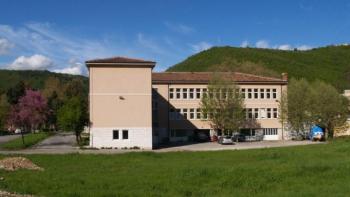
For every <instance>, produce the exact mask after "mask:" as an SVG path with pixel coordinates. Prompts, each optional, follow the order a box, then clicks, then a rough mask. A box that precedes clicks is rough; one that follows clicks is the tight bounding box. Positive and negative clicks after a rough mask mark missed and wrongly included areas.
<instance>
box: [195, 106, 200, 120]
mask: <svg viewBox="0 0 350 197" xmlns="http://www.w3.org/2000/svg"><path fill="white" fill-rule="evenodd" d="M196 116H197V119H201V109H199V108H197V110H196Z"/></svg>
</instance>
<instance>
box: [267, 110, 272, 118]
mask: <svg viewBox="0 0 350 197" xmlns="http://www.w3.org/2000/svg"><path fill="white" fill-rule="evenodd" d="M267 118H271V108H267Z"/></svg>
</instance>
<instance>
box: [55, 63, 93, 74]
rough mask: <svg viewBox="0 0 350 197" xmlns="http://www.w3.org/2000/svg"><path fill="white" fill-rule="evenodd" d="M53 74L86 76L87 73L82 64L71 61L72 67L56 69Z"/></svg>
mask: <svg viewBox="0 0 350 197" xmlns="http://www.w3.org/2000/svg"><path fill="white" fill-rule="evenodd" d="M53 72H56V73H65V74H71V75H85V74H86V72H87V71H86V68H85V66H84V65H83V64H82V63H80V62H72V61H71V65H70V66H69V67H66V68H62V69H54V70H53Z"/></svg>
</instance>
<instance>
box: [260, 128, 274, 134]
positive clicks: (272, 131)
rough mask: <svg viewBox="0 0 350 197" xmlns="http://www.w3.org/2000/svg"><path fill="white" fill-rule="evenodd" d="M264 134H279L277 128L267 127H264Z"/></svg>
mask: <svg viewBox="0 0 350 197" xmlns="http://www.w3.org/2000/svg"><path fill="white" fill-rule="evenodd" d="M263 132H264V135H277V134H278V131H277V128H265V129H263Z"/></svg>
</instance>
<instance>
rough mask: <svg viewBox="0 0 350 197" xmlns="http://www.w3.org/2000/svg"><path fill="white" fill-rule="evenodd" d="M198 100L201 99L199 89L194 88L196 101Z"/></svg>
mask: <svg viewBox="0 0 350 197" xmlns="http://www.w3.org/2000/svg"><path fill="white" fill-rule="evenodd" d="M200 98H201V89H200V88H196V99H200Z"/></svg>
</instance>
